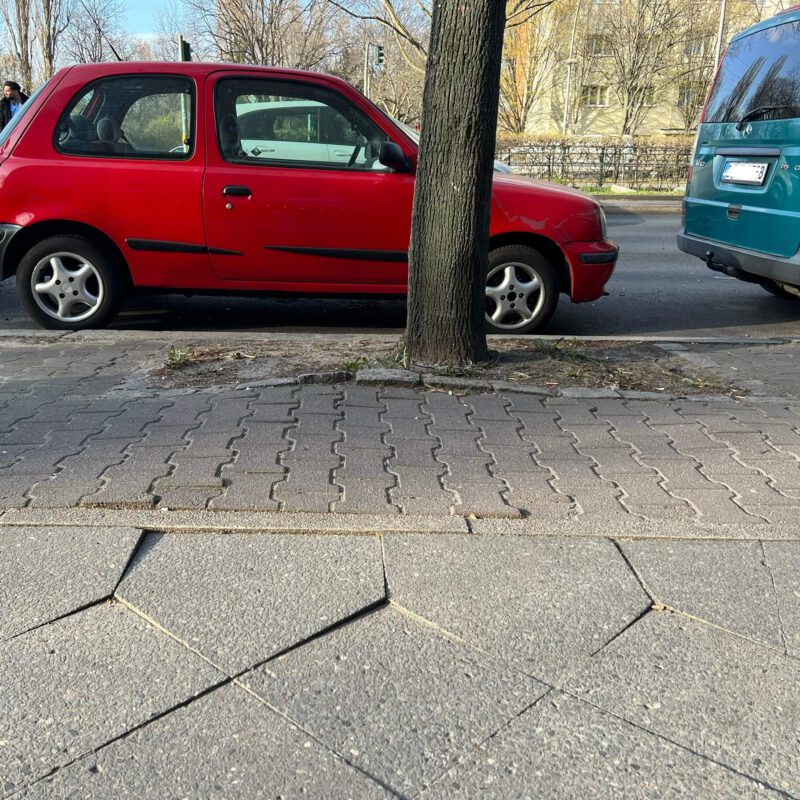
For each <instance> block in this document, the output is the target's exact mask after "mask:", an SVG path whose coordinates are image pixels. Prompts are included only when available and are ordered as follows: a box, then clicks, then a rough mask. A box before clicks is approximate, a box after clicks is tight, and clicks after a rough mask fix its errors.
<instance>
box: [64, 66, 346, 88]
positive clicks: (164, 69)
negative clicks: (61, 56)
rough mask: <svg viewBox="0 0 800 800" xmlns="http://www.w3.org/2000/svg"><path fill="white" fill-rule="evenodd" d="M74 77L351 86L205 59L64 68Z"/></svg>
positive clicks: (291, 71)
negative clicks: (225, 78)
mask: <svg viewBox="0 0 800 800" xmlns="http://www.w3.org/2000/svg"><path fill="white" fill-rule="evenodd" d="M60 71H61V72H63V73H66V72H69V73H70V74H71V75H72V76H73V77H77V76H84V77H85V79H86V81H87V82H88V81H91V80H97V79H98V78H104V77H111V76H115V75H131V74H133V75H185V76H187V77H190V78H198V79H202V78H205V77H207V76H209V75H211V74H213V73H215V72H232V73H237V74H240V75H250V76H252V77H262V78H284V79H286V78H288V79H291V78H302V79H305V80H308V79H309V78H313V79H315V80H320V79H321V80H324V81H325V82H326V83H335V84H340V85H343V86H349V84H348V83H347V82H346V81H343V80H342V79H341V78H336V77H334V76H333V75H327V74H325V73H323V72H309V71H307V70H299V69H284V68H282V67H264V66H254V65H252V64H220V63H210V62H203V61H104V62H102V63H95V64H75V65H73V66H71V67H64V68H63V70H60Z"/></svg>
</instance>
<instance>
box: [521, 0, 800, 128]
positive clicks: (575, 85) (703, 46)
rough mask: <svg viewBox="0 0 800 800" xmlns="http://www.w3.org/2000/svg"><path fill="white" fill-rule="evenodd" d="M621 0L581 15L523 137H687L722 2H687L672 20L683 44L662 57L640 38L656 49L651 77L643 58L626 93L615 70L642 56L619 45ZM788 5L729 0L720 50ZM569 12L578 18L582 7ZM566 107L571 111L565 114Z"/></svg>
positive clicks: (710, 63)
mask: <svg viewBox="0 0 800 800" xmlns="http://www.w3.org/2000/svg"><path fill="white" fill-rule="evenodd" d="M624 1H625V0H610V2H609V0H604V1H603V2H593V1H592V0H589V2H590V6H589V11H588V12H584V13H586V15H587V16H589V15H591V21H586V23H585V24H584V25H582V26H581V25H579V24H578V23H577V21H576V23H575V26H574V27H575V31H576V35H575V37H574V41H573V43H572V46H571V47H572V52H571V53H570V52H569V51H568V48H567V47H566V46H565V47H564V50H567V52H564V55H563V57H562V58H558V59H556V60H555V63H554V64H553V65H552V66H551V67H550V75H549V80H548V81H547V82H545V84H544V88H543V91H542V92H541V93H540V95H539V97H538V98H537V100H536V102H535V104H534V106H533V108H532V112H531V114H530V116H529V122H528V125H527V126H526V132H527V133H529V134H534V135H547V136H562V135H564V134H567V135H571V136H581V137H593V136H597V137H602V136H619V135H620V134H621V133H624V132H626V131H625V128H626V127H627V129H628V130H627V132H628V133H633V134H634V135H646V136H680V135H682V136H686V135H691V134H692V132H693V130H694V128H695V126H696V122H697V119H698V117H699V113H700V110H701V109H702V106H703V103H704V101H705V97H706V93H707V90H708V85H709V83H710V80H711V78H712V76H713V73H714V67H715V64H716V54H717V38H718V31H717V28H718V24H719V14H720V9H721V7H722V0H714V1H713V2H707V0H688V2H687V4H686V6H685V7H684V11H682V14H683V16H682V17H679V18H678V17H676V25H683V27H684V30H685V36H684V37H683V38H680V37H678V39H679V41H683V44H682V45H678V46H675V45H674V44H671V45H670V46H669V48H668V49H667V48H664V51H663V53H659V51H658V37H659V32H658V30H657V25H656V26H654V30H653V31H652V32H650V33H649V34H648V38H646V39H645V41H646V42H647V43H648V44H647V45H645V46H646V47H647V46H651V45H652V46H653V48H654V49H653V52H652V53H651V54H650V58H651V59H652V68H651V71H650V72H649V73H648V72H647V68H646V61H647V59H643V61H644V62H645V67H644V70H643V71H642V73H641V74H640V75H639V76H636V75H635V74H634V75H631V74H630V72H629V74H628V76H627V77H628V80H627V87H628V88H627V91H626V89H625V83H624V82H623V81H620V80H619V77H618V76H619V70H620V64H623V65H625V66H624V68H626V69H629V67H628V66H627V64H628V63H634V62H635V61H636V58H637V56H638V55H640V54H638V53H635V52H634V50H633V48H632V47H630V46H629V43H628V42H626V41H624V33H625V31H624V29H623V30H621V28H622V24H621V23H620V22H619V20H617V19H614V17H613V14H614V13H615V12H616V13H619V12H618V9H619V7H620V6H619V3H621V2H624ZM584 2H585V0H584ZM655 2H656V3H658V2H659V0H655ZM791 4H792V3H789V2H781V0H761V1H760V2H759V0H756V2H751V0H728V4H727V14H726V25H725V36H724V41H723V43H722V46H723V48H724V46H725V44H726V42H727V40H729V39H730V38H732V37H733V36H735V35H736V34H737V33H739V32H740V31H741V30H744V29H745V28H747V27H749V26H750V25H752V24H754V23H755V22H757V21H758V20H760V19H766V18H768V17H771V16H773V15H774V14H775V13H777V12H779V11H781V10H783V6H784V5H785V6H786V7H787V8H788V7H789V6H790V5H791ZM673 8H674V7H673ZM573 13H575V14H576V15H577V14H579V13H581V3H580V0H579V2H578V4H577V8H576V11H575V12H573ZM623 22H624V20H623ZM672 37H674V32H673V34H672ZM665 38H667V37H666V36H665ZM653 42H655V43H656V44H655V45H653V44H652V43H653ZM626 48H627V49H626ZM626 59H627V60H626ZM639 68H640V69H642V68H641V67H639ZM648 81H652V82H651V83H649V84H648ZM565 102H568V104H569V113H568V114H565V110H564V109H565ZM626 102H627V106H628V116H629V117H631V116H632V117H633V119H629V121H628V124H627V125H626V124H625V119H626Z"/></svg>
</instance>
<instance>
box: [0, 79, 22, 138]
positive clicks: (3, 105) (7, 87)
mask: <svg viewBox="0 0 800 800" xmlns="http://www.w3.org/2000/svg"><path fill="white" fill-rule="evenodd" d="M27 99H28V95H26V94H24V93H23V91H22V89H21V87H20V85H19V84H18V83H17V82H16V81H6V82H5V83H4V84H3V99H2V100H0V128H5V126H6V125H8V123H9V122H11V117H13V116H14V114H16V113H17V111H19V110H20V108H21V107H22V104H23V103H24V102H25V101H26V100H27Z"/></svg>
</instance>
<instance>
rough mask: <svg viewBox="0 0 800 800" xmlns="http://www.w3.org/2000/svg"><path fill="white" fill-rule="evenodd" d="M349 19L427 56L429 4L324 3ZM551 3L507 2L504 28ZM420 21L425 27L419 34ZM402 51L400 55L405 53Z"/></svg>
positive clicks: (421, 0)
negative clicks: (376, 26) (385, 31)
mask: <svg viewBox="0 0 800 800" xmlns="http://www.w3.org/2000/svg"><path fill="white" fill-rule="evenodd" d="M328 2H330V3H331V5H334V6H336V8H338V9H339V10H341V11H343V12H345V13H346V14H350V16H353V17H356V18H358V19H363V20H372V21H374V22H378V23H380V24H381V25H383V26H384V27H386V28H388V29H389V30H390V31H392V33H393V34H394V35H395V36H396V37H397V39H398V40H399V41H400V42H401V43H405V45H406V47H407V48H408V50H410V51H416V52H417V54H418V55H419V54H421V55H422V56H423V61H424V56H426V55H427V53H428V44H427V41H428V36H427V29H428V26H429V24H430V20H431V17H432V10H431V9H432V3H433V0H328ZM553 2H554V0H507V2H506V4H505V6H506V10H505V15H506V26H507V27H509V28H512V27H514V26H516V25H524V24H525V23H527V22H528V21H530V20H531V19H532V18H533V17H534V16H535V15H536V14H538V13H539V12H540V11H542V10H543V9H545V8H547V7H548V6H549V5H551V4H552V3H553ZM420 21H423V22H424V23H425V24H424V25H423V26H422V28H423V30H422V31H421V30H420V27H421V26H420ZM408 50H404V52H408Z"/></svg>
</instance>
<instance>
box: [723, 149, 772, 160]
mask: <svg viewBox="0 0 800 800" xmlns="http://www.w3.org/2000/svg"><path fill="white" fill-rule="evenodd" d="M780 154H781V149H780V147H718V148H717V149H716V150H715V151H714V155H715V156H757V157H760V158H777V157H778V156H779V155H780Z"/></svg>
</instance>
